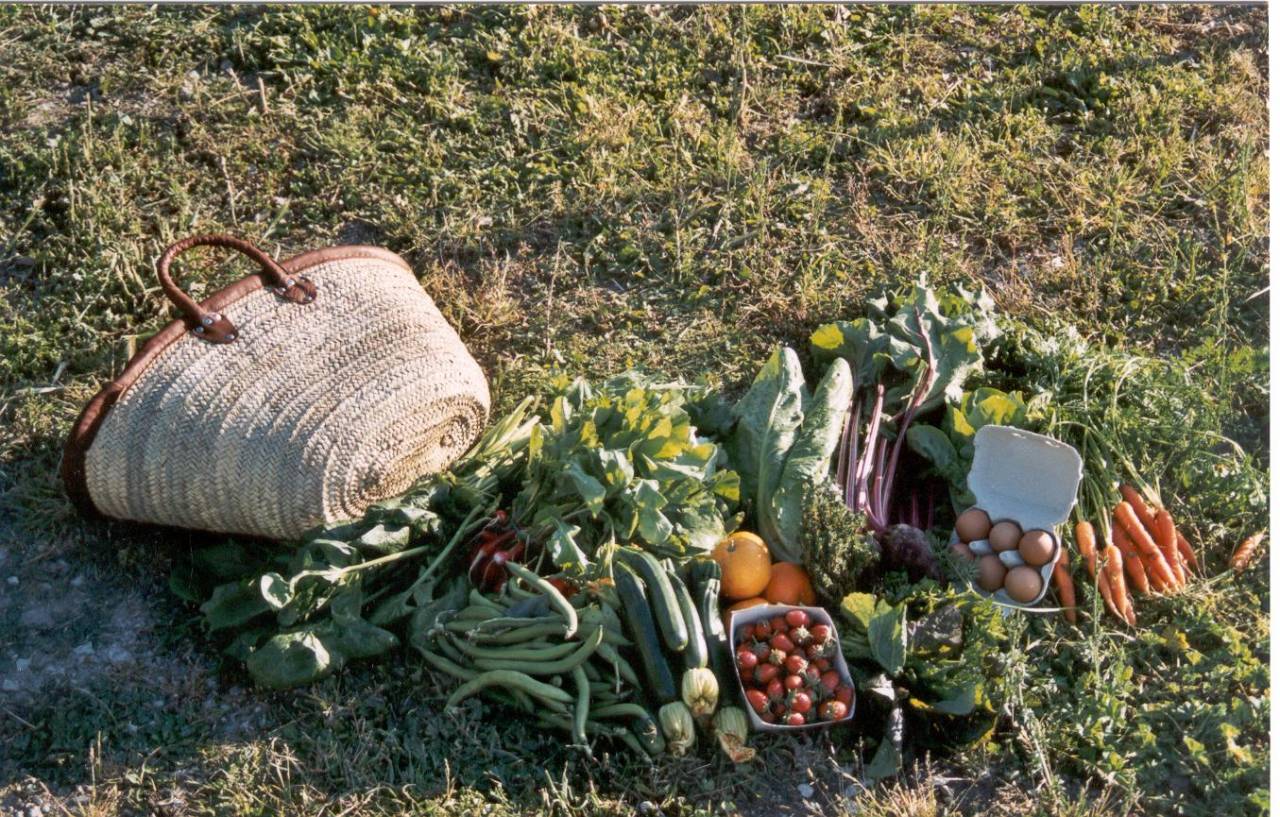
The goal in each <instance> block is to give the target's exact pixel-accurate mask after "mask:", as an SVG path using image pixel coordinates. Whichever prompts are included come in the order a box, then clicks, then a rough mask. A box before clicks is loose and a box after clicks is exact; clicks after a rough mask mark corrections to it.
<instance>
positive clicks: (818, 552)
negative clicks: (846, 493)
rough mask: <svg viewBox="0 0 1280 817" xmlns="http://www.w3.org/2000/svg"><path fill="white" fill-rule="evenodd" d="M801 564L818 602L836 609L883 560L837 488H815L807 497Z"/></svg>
mask: <svg viewBox="0 0 1280 817" xmlns="http://www.w3.org/2000/svg"><path fill="white" fill-rule="evenodd" d="M801 531H802V535H801V548H800V550H801V554H802V557H801V562H802V563H803V564H804V567H805V571H806V572H808V574H809V580H810V581H811V582H812V583H813V589H814V592H815V593H816V594H817V596H818V600H819V601H820V602H822V603H824V604H829V605H833V606H834V605H836V604H839V602H840V599H841V598H843V597H844V596H845V594H846V593H848V592H850V591H851V590H854V589H858V588H860V587H861V586H862V585H863V583H864V582H865V581H866V580H867V578H868V577H869V576H870V575H871V573H872V569H873V568H874V567H875V565H876V563H877V562H878V561H879V560H880V545H879V543H878V542H877V541H876V538H875V535H874V534H872V533H871V532H870V531H869V530H867V520H866V517H864V516H863V515H861V514H858V513H854V511H853V510H852V509H851V508H850V507H849V506H848V505H846V504H845V503H844V500H843V499H841V497H840V494H839V492H838V491H837V490H836V488H835V486H834V485H832V484H828V485H826V486H820V487H816V488H814V490H812V491H810V492H809V493H808V495H807V496H806V497H805V505H804V518H803V520H802V524H801Z"/></svg>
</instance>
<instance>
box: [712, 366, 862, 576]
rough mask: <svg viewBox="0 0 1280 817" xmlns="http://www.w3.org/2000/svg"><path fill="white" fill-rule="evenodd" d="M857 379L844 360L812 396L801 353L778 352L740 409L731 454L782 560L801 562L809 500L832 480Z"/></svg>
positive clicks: (760, 523)
mask: <svg viewBox="0 0 1280 817" xmlns="http://www.w3.org/2000/svg"><path fill="white" fill-rule="evenodd" d="M852 397H853V377H852V374H851V372H850V370H849V365H848V364H847V363H846V362H845V361H843V360H837V361H836V362H835V363H833V364H832V365H831V366H830V367H828V369H827V371H826V373H825V374H824V375H823V377H822V380H821V381H819V383H818V388H817V390H816V392H815V393H814V394H813V395H812V396H810V394H809V389H808V387H807V386H806V385H805V382H804V373H803V372H802V371H801V370H800V360H799V358H798V357H796V353H795V352H794V351H793V350H792V349H790V348H788V347H785V346H780V347H778V348H777V349H775V350H774V352H773V354H772V355H771V356H770V357H769V360H768V361H766V362H765V365H764V366H763V367H762V368H761V369H760V372H759V373H758V374H757V375H756V379H755V381H754V382H753V383H752V384H751V388H750V389H748V390H747V393H746V394H744V395H743V396H742V399H741V400H739V401H738V403H737V405H735V406H734V408H733V414H734V416H735V417H736V418H737V425H736V426H735V427H734V432H733V437H732V442H731V448H730V451H731V454H732V458H733V462H734V465H735V466H736V467H737V469H738V471H739V473H740V474H741V479H742V485H743V488H744V493H745V495H746V496H747V497H748V498H749V499H750V500H751V502H752V505H753V509H754V511H755V516H756V528H757V530H758V531H759V533H760V535H761V537H763V538H764V540H765V541H766V542H768V544H769V549H770V551H771V552H772V553H773V557H774V558H775V559H777V560H779V561H786V562H800V561H802V559H803V552H802V550H801V546H800V537H801V530H802V517H803V515H804V503H805V497H806V496H807V495H808V494H810V493H811V492H812V491H813V490H814V489H815V488H816V487H817V486H819V485H821V484H822V483H824V482H826V481H827V480H829V479H830V470H831V457H832V454H834V453H835V450H836V447H837V446H838V445H839V444H840V433H841V431H842V430H843V429H844V419H845V416H846V414H847V412H848V408H849V401H850V400H851V399H852Z"/></svg>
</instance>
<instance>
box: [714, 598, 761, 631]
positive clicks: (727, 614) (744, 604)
mask: <svg viewBox="0 0 1280 817" xmlns="http://www.w3.org/2000/svg"><path fill="white" fill-rule="evenodd" d="M768 603H769V600H768V599H766V598H764V597H763V596H756V597H755V598H750V599H743V600H742V601H739V602H735V603H734V605H733V606H732V607H730V608H729V609H727V610H725V611H724V614H723V615H724V630H725V632H729V619H730V618H731V617H732V615H733V611H734V610H745V609H747V608H748V607H755V606H757V605H760V604H768Z"/></svg>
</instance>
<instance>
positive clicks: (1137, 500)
mask: <svg viewBox="0 0 1280 817" xmlns="http://www.w3.org/2000/svg"><path fill="white" fill-rule="evenodd" d="M1120 495H1121V496H1123V497H1124V501H1125V502H1128V503H1129V504H1130V505H1132V506H1133V512H1134V513H1135V514H1137V515H1138V519H1140V520H1142V526H1143V527H1144V528H1146V529H1147V532H1148V533H1150V534H1151V535H1152V536H1155V535H1156V515H1155V513H1153V512H1152V510H1151V507H1150V506H1149V505H1147V502H1146V500H1144V499H1143V498H1142V494H1140V493H1138V489H1137V488H1134V487H1133V486H1132V485H1121V486H1120Z"/></svg>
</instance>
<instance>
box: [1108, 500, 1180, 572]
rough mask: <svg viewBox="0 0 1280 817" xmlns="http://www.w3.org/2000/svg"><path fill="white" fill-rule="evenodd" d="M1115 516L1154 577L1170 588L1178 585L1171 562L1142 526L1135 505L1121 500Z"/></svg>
mask: <svg viewBox="0 0 1280 817" xmlns="http://www.w3.org/2000/svg"><path fill="white" fill-rule="evenodd" d="M1115 518H1116V523H1117V524H1118V525H1119V526H1120V527H1121V528H1123V529H1124V532H1125V533H1127V534H1129V538H1130V539H1131V540H1132V541H1133V543H1134V544H1135V545H1137V546H1138V552H1139V553H1141V554H1142V556H1143V558H1144V561H1145V563H1146V564H1147V568H1148V569H1149V570H1151V571H1152V577H1153V578H1155V579H1156V580H1157V581H1158V582H1159V583H1160V584H1163V585H1164V586H1166V587H1168V588H1170V589H1173V588H1175V587H1177V586H1178V585H1177V582H1176V581H1175V579H1174V578H1173V568H1171V567H1169V563H1168V562H1166V561H1165V560H1164V554H1163V553H1161V552H1160V549H1159V548H1157V547H1156V543H1155V541H1154V540H1152V538H1151V534H1149V533H1147V531H1146V529H1145V528H1143V527H1142V520H1140V519H1138V515H1137V514H1136V513H1135V512H1134V510H1133V506H1132V505H1130V504H1129V503H1128V502H1120V503H1119V504H1118V505H1116V510H1115Z"/></svg>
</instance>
